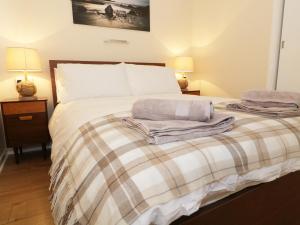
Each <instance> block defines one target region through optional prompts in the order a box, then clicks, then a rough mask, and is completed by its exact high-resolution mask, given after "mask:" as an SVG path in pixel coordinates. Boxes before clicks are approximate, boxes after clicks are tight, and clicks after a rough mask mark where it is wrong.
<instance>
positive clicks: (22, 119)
mask: <svg viewBox="0 0 300 225" xmlns="http://www.w3.org/2000/svg"><path fill="white" fill-rule="evenodd" d="M19 120H21V121H30V120H32V116H19Z"/></svg>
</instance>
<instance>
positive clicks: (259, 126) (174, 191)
mask: <svg viewBox="0 0 300 225" xmlns="http://www.w3.org/2000/svg"><path fill="white" fill-rule="evenodd" d="M230 114H232V115H234V116H235V117H236V123H235V125H234V129H233V130H232V131H230V132H227V133H223V134H220V135H216V136H211V137H205V138H199V139H193V140H189V141H184V142H174V143H169V144H164V145H149V144H148V143H147V142H146V141H145V140H144V138H143V136H142V135H141V134H139V133H138V132H136V131H134V130H132V129H129V128H127V127H125V126H123V125H122V121H121V118H122V117H125V116H128V115H129V113H119V114H114V115H108V116H105V117H101V118H98V119H96V120H93V121H90V122H88V123H86V124H84V125H83V126H81V127H80V128H79V129H78V130H77V131H76V132H75V133H74V134H73V135H72V137H70V138H69V139H68V140H66V143H65V145H64V146H63V148H62V149H61V154H59V156H57V157H56V159H54V160H53V165H52V168H51V171H50V175H51V177H52V180H51V189H52V192H53V195H52V198H51V200H52V212H53V216H54V219H55V223H56V224H59V225H67V224H82V225H87V224H105V225H117V224H118V225H120V224H132V223H133V222H134V221H135V220H136V219H137V218H138V217H139V216H140V215H141V214H143V213H144V212H145V211H147V210H148V209H150V208H151V207H154V206H156V205H158V204H164V203H166V202H169V201H171V200H173V199H176V198H179V197H182V196H185V195H187V194H189V193H191V192H193V191H196V190H199V189H200V188H202V187H204V186H205V185H208V184H210V183H212V182H216V181H219V180H221V179H222V178H225V177H227V176H230V175H236V174H238V175H243V174H246V173H248V172H250V171H253V170H256V169H260V168H262V167H266V166H272V165H275V164H278V163H281V162H284V161H286V160H288V159H293V158H300V117H294V118H286V119H268V118H263V117H259V116H255V115H247V114H243V113H239V112H230Z"/></svg>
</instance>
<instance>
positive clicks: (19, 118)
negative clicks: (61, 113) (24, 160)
mask: <svg viewBox="0 0 300 225" xmlns="http://www.w3.org/2000/svg"><path fill="white" fill-rule="evenodd" d="M1 109H2V117H3V124H4V131H5V138H6V145H7V147H12V148H13V149H14V153H15V159H16V163H17V164H18V163H19V162H20V157H19V155H20V154H22V147H23V145H32V144H41V145H42V149H43V153H44V158H46V154H47V149H46V145H47V143H48V142H49V141H50V136H49V131H48V112H47V99H44V98H40V99H37V100H30V101H20V100H18V99H13V100H7V101H2V102H1Z"/></svg>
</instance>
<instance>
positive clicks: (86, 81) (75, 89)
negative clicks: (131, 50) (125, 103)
mask: <svg viewBox="0 0 300 225" xmlns="http://www.w3.org/2000/svg"><path fill="white" fill-rule="evenodd" d="M57 68H58V71H59V73H58V74H59V82H60V84H61V86H62V88H61V89H62V91H61V92H60V93H59V94H60V98H59V100H60V102H61V103H67V102H69V101H73V100H76V99H82V98H94V97H118V96H129V95H130V94H131V93H130V87H129V84H128V80H127V76H126V73H125V68H124V65H122V64H118V65H92V64H58V66H57Z"/></svg>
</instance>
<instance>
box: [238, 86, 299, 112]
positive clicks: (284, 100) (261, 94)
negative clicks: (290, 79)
mask: <svg viewBox="0 0 300 225" xmlns="http://www.w3.org/2000/svg"><path fill="white" fill-rule="evenodd" d="M241 99H242V101H245V102H246V103H248V104H255V105H257V106H258V105H259V106H262V107H280V108H281V107H296V108H300V93H297V92H285V91H257V90H254V91H247V92H245V93H243V94H242V97H241Z"/></svg>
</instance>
